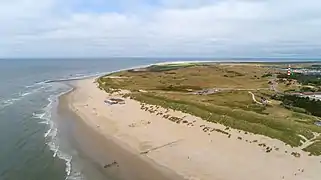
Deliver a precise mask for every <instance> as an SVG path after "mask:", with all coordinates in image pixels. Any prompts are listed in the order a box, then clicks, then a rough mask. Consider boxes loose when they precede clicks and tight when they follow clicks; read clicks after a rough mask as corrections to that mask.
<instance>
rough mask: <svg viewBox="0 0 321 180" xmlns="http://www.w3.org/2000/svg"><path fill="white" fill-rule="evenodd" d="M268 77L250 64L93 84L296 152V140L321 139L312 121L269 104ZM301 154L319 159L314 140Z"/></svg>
mask: <svg viewBox="0 0 321 180" xmlns="http://www.w3.org/2000/svg"><path fill="white" fill-rule="evenodd" d="M173 67H174V69H173ZM155 69H157V70H155ZM273 73H276V71H275V69H271V68H267V67H264V66H258V65H255V64H252V65H215V64H201V65H197V64H187V65H186V64H185V65H182V66H179V65H170V66H166V65H161V66H160V67H155V66H152V68H151V69H149V68H147V69H145V70H144V71H122V72H117V73H113V74H112V76H117V77H118V78H110V76H111V75H107V76H103V77H101V78H99V79H98V83H99V85H100V88H102V89H105V90H106V91H107V92H114V91H116V90H118V89H128V90H130V91H131V92H132V93H131V94H130V96H131V98H134V99H136V100H138V101H140V102H144V103H147V104H153V105H159V106H162V107H165V108H171V109H174V110H180V111H183V112H186V113H190V114H193V115H195V116H198V117H201V118H202V119H204V120H207V121H210V122H217V123H221V124H224V125H226V126H228V127H232V128H236V129H240V130H244V131H248V132H251V133H255V134H261V135H265V136H268V137H271V138H275V139H279V140H281V141H283V142H285V143H287V144H289V145H291V146H295V147H297V146H300V145H302V142H304V141H305V139H304V138H302V137H301V136H304V137H305V138H306V139H308V140H309V139H312V138H314V135H313V132H318V133H321V128H320V127H317V126H315V125H314V122H315V121H316V117H314V116H310V115H307V114H302V113H298V112H293V111H291V110H289V109H286V108H284V107H283V106H282V105H281V102H279V101H276V100H272V99H271V98H270V97H271V95H273V94H275V93H276V92H274V91H273V90H271V89H270V88H269V82H270V81H271V79H272V78H273V76H271V75H270V74H273ZM208 89H215V90H216V91H215V92H213V93H209V94H206V95H198V94H197V93H195V92H199V91H202V90H208ZM285 89H286V88H285ZM141 90H144V91H141ZM249 91H251V92H252V93H253V94H254V95H255V98H256V100H257V101H261V99H266V100H267V101H268V103H266V104H262V103H257V102H254V101H253V99H252V95H251V94H249ZM304 150H305V151H308V152H311V154H312V155H321V143H320V142H319V141H317V140H316V141H315V143H314V144H312V145H311V146H309V147H307V148H305V149H304Z"/></svg>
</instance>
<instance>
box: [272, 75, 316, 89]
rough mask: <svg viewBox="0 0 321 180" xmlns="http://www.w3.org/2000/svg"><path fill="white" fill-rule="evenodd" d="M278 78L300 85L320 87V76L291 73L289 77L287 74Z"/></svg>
mask: <svg viewBox="0 0 321 180" xmlns="http://www.w3.org/2000/svg"><path fill="white" fill-rule="evenodd" d="M277 77H278V78H286V79H295V80H297V81H298V82H299V83H300V84H303V85H317V86H320V85H321V76H320V75H305V74H302V73H292V74H291V76H288V75H287V74H279V75H278V76H277Z"/></svg>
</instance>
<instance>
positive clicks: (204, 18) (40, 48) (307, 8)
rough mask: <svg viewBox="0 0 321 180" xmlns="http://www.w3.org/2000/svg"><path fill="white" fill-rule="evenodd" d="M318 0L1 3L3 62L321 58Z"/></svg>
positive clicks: (51, 0) (27, 0)
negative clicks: (8, 59) (9, 59)
mask: <svg viewBox="0 0 321 180" xmlns="http://www.w3.org/2000/svg"><path fill="white" fill-rule="evenodd" d="M320 9H321V1H320V0H305V1H302V0H0V57H3V58H6V57H13V58H15V57H17V58H19V57H218V58H219V57H227V58H229V57H233V58H237V57H240V58H243V57H277V58H278V57H284V58H318V57H320V56H321V10H320Z"/></svg>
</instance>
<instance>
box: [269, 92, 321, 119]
mask: <svg viewBox="0 0 321 180" xmlns="http://www.w3.org/2000/svg"><path fill="white" fill-rule="evenodd" d="M275 99H278V100H281V101H282V104H283V105H284V107H286V108H289V109H293V110H294V111H295V112H301V113H308V114H312V115H314V116H318V117H321V111H320V108H321V101H318V100H315V99H312V100H311V99H310V98H309V97H299V96H297V95H290V94H285V95H282V96H276V97H275Z"/></svg>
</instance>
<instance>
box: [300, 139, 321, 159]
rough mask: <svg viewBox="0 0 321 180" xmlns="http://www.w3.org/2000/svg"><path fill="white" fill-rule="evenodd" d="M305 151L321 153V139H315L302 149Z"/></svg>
mask: <svg viewBox="0 0 321 180" xmlns="http://www.w3.org/2000/svg"><path fill="white" fill-rule="evenodd" d="M303 150H304V151H306V152H310V154H311V155H314V156H319V155H321V141H320V140H319V141H316V142H315V143H313V144H311V145H310V146H308V147H306V148H304V149H303Z"/></svg>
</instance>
